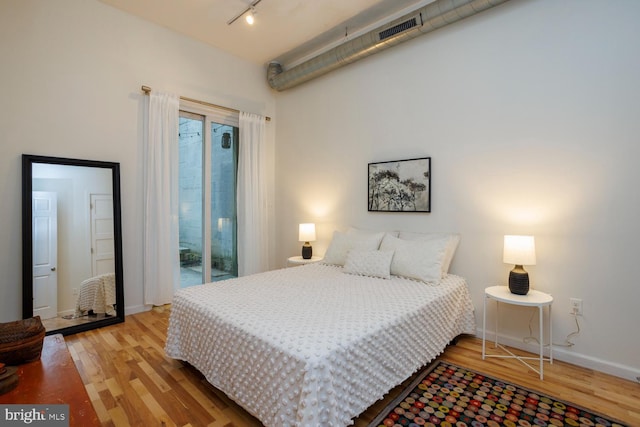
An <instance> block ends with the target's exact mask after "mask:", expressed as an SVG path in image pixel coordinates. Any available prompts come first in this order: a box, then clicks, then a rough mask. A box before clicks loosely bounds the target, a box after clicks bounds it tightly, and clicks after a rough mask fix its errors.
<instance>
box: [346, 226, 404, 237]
mask: <svg viewBox="0 0 640 427" xmlns="http://www.w3.org/2000/svg"><path fill="white" fill-rule="evenodd" d="M378 233H381V232H380V231H371V230H362V229H360V228H355V227H349V229H348V230H347V234H359V235H372V234H378ZM382 233H386V234H391V235H392V236H393V237H398V234H399V232H398V231H383V232H382Z"/></svg>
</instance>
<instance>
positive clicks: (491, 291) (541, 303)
mask: <svg viewBox="0 0 640 427" xmlns="http://www.w3.org/2000/svg"><path fill="white" fill-rule="evenodd" d="M484 297H485V298H484V306H483V313H482V360H484V359H485V358H486V357H501V358H513V359H518V360H519V361H520V362H522V363H524V364H525V365H526V366H528V367H529V368H531V369H533V370H534V371H535V372H537V373H538V374H540V379H541V380H542V379H544V374H543V372H544V371H543V369H544V362H545V361H547V362H550V363H553V328H552V324H551V304H552V303H553V297H552V296H551V295H549V294H545V293H544V292H540V291H536V290H533V289H531V290H529V293H528V294H527V295H516V294H512V293H511V291H510V290H509V288H508V287H507V286H491V287H489V288H486V289H485V290H484ZM488 299H493V300H495V301H496V325H495V347H496V348H498V347H499V348H501V349H502V350H504V351H506V352H507V353H509V355H508V356H503V355H497V354H486V351H485V342H486V333H487V300H488ZM501 302H502V303H505V304H512V305H522V306H527V307H538V318H539V321H540V355H539V357H524V356H518V355H515V354H513V353H512V352H511V351H509V350H507V349H506V348H505V347H504V346H502V345H500V344H498V318H499V315H498V314H499V313H498V309H499V306H500V303H501ZM544 307H549V310H548V312H549V358H545V357H544V327H543V314H544V313H543V312H544ZM526 360H539V361H540V370H538V369H536V368H534V367H533V366H531V365H530V364H529V363H527V362H526Z"/></svg>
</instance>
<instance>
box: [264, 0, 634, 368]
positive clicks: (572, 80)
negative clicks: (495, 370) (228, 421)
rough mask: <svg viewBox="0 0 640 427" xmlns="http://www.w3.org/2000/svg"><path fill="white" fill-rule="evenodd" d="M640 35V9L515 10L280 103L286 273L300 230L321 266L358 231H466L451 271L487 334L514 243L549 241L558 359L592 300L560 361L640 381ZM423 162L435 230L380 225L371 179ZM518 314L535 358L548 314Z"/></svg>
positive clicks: (418, 218) (543, 274)
mask: <svg viewBox="0 0 640 427" xmlns="http://www.w3.org/2000/svg"><path fill="white" fill-rule="evenodd" d="M638 18H640V2H636V1H633V0H618V1H616V2H614V3H611V2H601V1H597V0H589V1H578V0H573V1H562V2H559V1H556V0H521V1H513V2H510V3H507V4H505V5H502V6H499V7H497V8H495V9H493V10H491V11H488V12H485V13H483V14H481V15H479V16H476V17H473V18H471V19H469V20H467V21H466V22H462V23H458V24H454V25H452V26H450V27H448V28H445V29H441V30H438V31H436V32H434V33H431V34H429V35H426V36H422V37H420V38H418V39H415V40H413V41H411V42H408V43H405V44H403V45H400V46H398V47H395V48H393V49H391V50H389V51H386V52H383V53H380V54H378V55H375V56H373V57H370V58H367V59H365V60H363V61H360V62H358V63H355V64H352V65H349V66H347V67H345V68H343V69H341V70H338V71H335V72H333V73H330V74H328V75H326V76H324V77H322V78H320V79H317V80H315V81H312V82H310V83H308V84H305V85H302V86H300V87H297V88H294V89H291V90H289V91H286V92H283V93H282V94H279V95H278V97H277V114H278V124H277V135H278V145H277V149H276V159H277V162H276V167H277V175H276V184H277V188H278V192H277V200H276V206H277V211H276V216H277V218H278V221H277V233H278V236H279V240H278V251H277V254H278V260H279V261H280V264H281V265H284V262H285V260H286V258H287V257H288V256H291V255H297V254H298V253H299V251H300V245H301V244H300V243H299V242H297V225H298V223H300V222H315V223H316V224H317V230H318V241H317V242H315V243H314V244H313V247H314V254H322V253H324V251H325V249H326V247H327V245H328V243H329V240H330V238H331V233H332V232H333V230H334V229H345V228H346V227H348V226H349V225H356V226H360V227H364V228H372V229H393V230H398V229H401V230H414V231H456V232H459V233H461V235H462V242H461V244H460V247H459V250H458V253H457V255H456V258H455V260H454V263H453V266H452V269H453V272H455V273H457V274H460V275H462V276H464V277H466V278H467V279H468V282H469V286H470V288H471V292H472V297H473V301H474V304H475V307H476V320H477V322H478V323H477V324H478V327H481V325H482V302H483V299H482V298H483V290H484V288H485V287H487V286H490V285H495V284H504V283H505V281H506V279H507V276H508V271H509V270H510V269H511V268H512V266H508V265H505V264H503V263H502V237H503V235H504V234H533V235H535V237H536V243H537V255H538V263H537V265H536V266H531V267H527V269H528V271H529V272H530V276H531V280H532V285H533V287H534V288H535V289H539V290H542V291H546V292H550V293H552V294H553V296H554V298H555V303H554V305H553V327H554V334H555V339H554V342H556V343H563V342H564V338H565V337H566V336H567V335H568V334H569V333H571V332H572V331H574V329H575V323H574V322H573V319H572V318H571V317H570V316H569V314H568V313H569V298H570V297H576V298H582V299H583V300H584V316H583V317H581V318H580V326H581V332H580V335H579V336H578V337H576V338H575V339H574V341H575V346H574V347H571V348H564V347H556V356H559V357H560V358H563V359H565V360H569V361H573V362H577V363H580V364H582V365H586V366H591V367H595V368H597V369H600V370H605V371H607V372H611V373H614V374H616V375H620V376H626V377H629V378H633V379H635V376H636V375H638V374H640V359H639V358H638V354H640V340H639V337H640V335H639V334H638V329H637V328H638V325H640V310H638V309H637V303H638V301H640V283H638V276H637V275H636V270H637V257H638V246H637V241H638V238H639V237H640V225H639V224H640V222H639V221H638V218H640V191H638V189H637V185H638V183H639V182H640V168H639V167H638V166H637V162H638V158H639V157H640V143H639V142H640V141H638V135H640V120H638V117H639V114H638V113H640V110H639V106H638V99H640V84H639V83H638V76H640V27H639V26H638V25H637V21H638ZM422 156H431V157H432V174H433V177H432V192H433V196H432V208H433V211H432V213H430V214H398V213H396V214H384V213H368V212H367V209H366V203H367V200H366V197H367V180H366V173H367V163H368V162H374V161H386V160H399V159H407V158H415V157H422ZM502 313H503V314H504V315H505V316H504V317H503V318H502V320H503V323H505V324H506V323H508V325H507V328H506V329H505V330H504V331H501V332H504V334H505V336H506V337H507V338H509V339H512V340H513V341H512V343H515V344H517V345H519V346H522V347H526V346H525V345H524V344H523V343H522V340H521V337H523V336H525V335H529V331H528V323H529V319H530V317H531V314H532V312H531V311H530V310H529V309H521V308H506V309H504V310H503V311H502ZM507 316H508V317H507ZM489 319H492V317H491V316H490V317H489ZM536 323H537V319H536V318H535V317H534V321H533V330H534V333H535V334H536V335H537V327H536ZM491 324H493V323H491ZM488 329H489V328H488ZM478 357H480V356H479V355H478Z"/></svg>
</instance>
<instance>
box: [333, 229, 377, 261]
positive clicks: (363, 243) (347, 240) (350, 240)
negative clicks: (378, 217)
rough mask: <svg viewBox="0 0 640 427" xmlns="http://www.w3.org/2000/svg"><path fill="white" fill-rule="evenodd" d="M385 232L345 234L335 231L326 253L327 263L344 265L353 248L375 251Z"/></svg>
mask: <svg viewBox="0 0 640 427" xmlns="http://www.w3.org/2000/svg"><path fill="white" fill-rule="evenodd" d="M383 237H384V233H373V234H368V233H367V234H345V233H341V232H339V231H334V232H333V239H331V243H329V247H328V248H327V252H325V254H324V259H323V262H324V263H325V264H334V265H344V262H345V261H346V259H347V254H348V253H349V251H350V250H351V249H360V250H370V251H375V250H377V249H378V247H379V246H380V241H381V240H382V238H383Z"/></svg>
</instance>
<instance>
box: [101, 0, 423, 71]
mask: <svg viewBox="0 0 640 427" xmlns="http://www.w3.org/2000/svg"><path fill="white" fill-rule="evenodd" d="M101 1H102V2H103V3H106V4H109V5H111V6H114V7H116V8H118V9H121V10H124V11H126V12H129V13H131V14H133V15H137V16H139V17H141V18H143V19H145V20H148V21H151V22H154V23H156V24H159V25H162V26H164V27H167V28H169V29H172V30H174V31H176V32H178V33H182V34H185V35H187V36H189V37H192V38H194V39H196V40H200V41H202V42H205V43H207V44H210V45H212V46H215V47H217V48H219V49H222V50H224V51H227V52H230V53H232V54H234V55H236V56H239V57H241V58H244V59H247V60H249V61H251V62H254V63H256V64H266V63H269V62H271V61H274V60H275V61H278V62H280V63H281V64H283V65H284V66H292V65H296V64H297V63H300V62H302V61H303V60H306V59H309V58H310V57H312V56H315V54H318V53H320V52H322V51H324V50H327V49H328V48H330V47H333V46H335V45H337V44H340V43H341V42H343V41H345V40H348V39H351V38H354V37H356V36H358V35H360V34H362V33H365V32H367V31H370V30H372V29H374V28H376V27H378V26H379V25H382V24H384V23H386V22H388V21H390V20H392V19H395V18H397V17H400V16H402V15H404V14H406V13H409V12H411V11H413V10H415V9H417V8H419V7H422V6H424V5H426V4H428V3H431V2H432V1H433V0H261V1H260V3H259V4H257V5H256V7H255V10H256V12H257V13H256V15H255V18H256V21H255V24H254V25H253V26H250V25H248V24H247V23H246V22H245V20H244V17H241V18H240V19H238V20H237V21H235V22H234V23H233V24H231V25H228V24H227V22H228V21H230V20H231V19H232V18H234V17H236V16H237V15H238V14H239V13H241V12H242V11H243V10H245V9H246V8H247V7H248V6H250V4H251V3H252V0H101ZM345 34H346V37H345Z"/></svg>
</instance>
